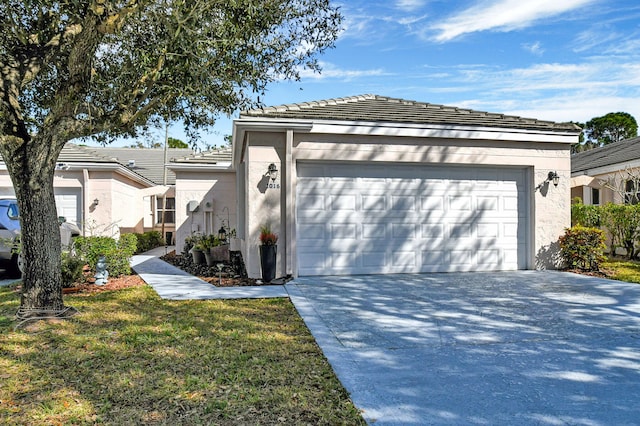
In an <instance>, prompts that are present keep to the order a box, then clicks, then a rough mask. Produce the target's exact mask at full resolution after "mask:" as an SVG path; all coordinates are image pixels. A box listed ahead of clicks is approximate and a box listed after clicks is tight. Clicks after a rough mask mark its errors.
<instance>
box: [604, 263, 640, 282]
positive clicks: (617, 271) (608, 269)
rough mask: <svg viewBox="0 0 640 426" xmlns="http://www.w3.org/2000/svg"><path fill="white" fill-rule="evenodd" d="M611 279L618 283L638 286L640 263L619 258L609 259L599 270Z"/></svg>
mask: <svg viewBox="0 0 640 426" xmlns="http://www.w3.org/2000/svg"><path fill="white" fill-rule="evenodd" d="M600 269H601V270H602V271H604V272H605V273H606V275H607V278H611V279H614V280H619V281H627V282H630V283H639V284H640V262H638V261H636V260H626V259H620V258H610V259H608V260H607V261H606V262H604V263H603V264H602V265H601V268H600Z"/></svg>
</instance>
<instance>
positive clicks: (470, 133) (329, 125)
mask: <svg viewBox="0 0 640 426" xmlns="http://www.w3.org/2000/svg"><path fill="white" fill-rule="evenodd" d="M285 130H294V131H298V132H307V133H318V134H320V133H322V134H341V135H368V136H394V137H416V138H437V139H467V140H469V139H473V140H493V141H513V142H542V143H560V144H568V145H571V144H575V143H578V141H579V135H580V131H579V130H551V129H549V130H541V129H523V128H508V127H504V128H503V127H489V126H463V125H450V124H417V123H399V122H371V121H343V120H308V119H281V118H269V117H241V118H239V119H236V120H234V122H233V135H234V139H233V147H234V150H233V161H234V164H236V162H238V161H240V160H241V159H242V158H243V156H244V151H245V149H246V132H248V131H255V132H281V131H285Z"/></svg>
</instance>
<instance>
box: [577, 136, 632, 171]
mask: <svg viewBox="0 0 640 426" xmlns="http://www.w3.org/2000/svg"><path fill="white" fill-rule="evenodd" d="M639 159H640V137H637V138H632V139H626V140H623V141H620V142H614V143H612V144H609V145H605V146H602V147H600V148H594V149H590V150H589V151H584V152H579V153H577V154H573V155H572V156H571V173H572V174H573V173H580V172H586V171H587V170H591V169H595V168H597V167H604V166H610V165H613V164H618V163H625V162H628V161H633V160H639Z"/></svg>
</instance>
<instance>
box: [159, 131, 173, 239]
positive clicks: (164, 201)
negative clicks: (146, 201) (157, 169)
mask: <svg viewBox="0 0 640 426" xmlns="http://www.w3.org/2000/svg"><path fill="white" fill-rule="evenodd" d="M168 144H169V125H168V124H165V126H164V161H163V163H162V185H164V186H167V145H168ZM166 208H167V192H166V191H165V192H164V193H163V194H162V231H161V234H160V235H162V239H163V240H165V238H166V236H165V233H164V229H165V226H164V223H165V220H166V217H167V212H166V211H165V210H166ZM174 222H175V219H174ZM169 244H171V241H166V240H165V245H169Z"/></svg>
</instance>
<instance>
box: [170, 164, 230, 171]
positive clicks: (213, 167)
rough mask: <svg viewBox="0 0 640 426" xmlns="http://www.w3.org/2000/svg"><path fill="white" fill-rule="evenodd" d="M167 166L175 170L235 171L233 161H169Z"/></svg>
mask: <svg viewBox="0 0 640 426" xmlns="http://www.w3.org/2000/svg"><path fill="white" fill-rule="evenodd" d="M167 168H168V169H171V170H173V171H174V172H176V171H179V172H196V171H198V172H200V171H207V172H235V169H234V168H233V165H232V164H231V163H216V164H211V163H169V164H167Z"/></svg>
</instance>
